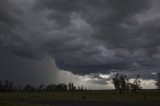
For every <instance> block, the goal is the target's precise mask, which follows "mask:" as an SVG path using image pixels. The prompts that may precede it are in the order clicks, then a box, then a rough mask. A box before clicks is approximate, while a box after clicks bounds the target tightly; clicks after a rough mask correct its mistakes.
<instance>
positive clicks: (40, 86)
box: [38, 84, 44, 92]
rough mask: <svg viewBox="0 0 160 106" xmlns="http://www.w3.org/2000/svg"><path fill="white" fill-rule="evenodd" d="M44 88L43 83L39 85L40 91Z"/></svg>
mask: <svg viewBox="0 0 160 106" xmlns="http://www.w3.org/2000/svg"><path fill="white" fill-rule="evenodd" d="M43 88H44V84H41V85H39V87H38V91H40V92H41V91H42V90H43Z"/></svg>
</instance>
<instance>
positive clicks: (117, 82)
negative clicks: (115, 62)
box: [112, 73, 121, 93]
mask: <svg viewBox="0 0 160 106" xmlns="http://www.w3.org/2000/svg"><path fill="white" fill-rule="evenodd" d="M112 82H113V84H114V87H115V90H116V91H120V80H119V73H117V74H116V75H115V77H114V78H113V79H112ZM120 93H121V91H120Z"/></svg>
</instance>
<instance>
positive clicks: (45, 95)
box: [0, 90, 160, 102]
mask: <svg viewBox="0 0 160 106" xmlns="http://www.w3.org/2000/svg"><path fill="white" fill-rule="evenodd" d="M0 98H11V99H45V100H78V101H108V102H112V101H124V102H125V101H127V102H139V101H144V102H160V90H140V91H137V93H136V94H134V93H132V92H123V93H122V94H119V93H117V92H115V91H79V92H0Z"/></svg>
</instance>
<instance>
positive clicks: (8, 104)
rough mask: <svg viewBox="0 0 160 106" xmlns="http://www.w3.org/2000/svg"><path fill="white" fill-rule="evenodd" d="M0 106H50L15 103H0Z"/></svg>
mask: <svg viewBox="0 0 160 106" xmlns="http://www.w3.org/2000/svg"><path fill="white" fill-rule="evenodd" d="M0 106H50V105H44V104H24V103H21V104H17V103H0ZM52 106H53V105H52Z"/></svg>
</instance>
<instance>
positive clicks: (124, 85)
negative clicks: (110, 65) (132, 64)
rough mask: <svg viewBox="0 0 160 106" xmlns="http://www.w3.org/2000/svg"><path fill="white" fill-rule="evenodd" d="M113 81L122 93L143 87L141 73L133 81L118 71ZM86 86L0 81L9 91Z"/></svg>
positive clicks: (159, 80)
mask: <svg viewBox="0 0 160 106" xmlns="http://www.w3.org/2000/svg"><path fill="white" fill-rule="evenodd" d="M112 83H113V84H114V87H115V90H116V91H117V92H119V93H120V94H121V93H122V92H123V91H129V90H131V91H132V92H133V93H136V91H137V90H140V89H141V80H140V75H136V76H135V78H133V81H132V82H130V81H129V78H128V77H127V76H126V75H120V74H119V73H117V74H116V75H115V76H114V77H113V78H112ZM155 85H156V86H157V88H158V89H160V73H158V74H157V80H156V83H155ZM84 90H86V88H85V87H84V86H78V87H76V86H75V85H74V84H73V83H68V84H64V83H61V84H50V85H47V86H45V85H43V84H41V85H39V86H38V87H34V86H32V85H30V84H28V85H26V86H24V87H22V86H15V85H14V83H13V82H10V81H9V80H5V81H3V82H2V81H0V91H3V92H5V91H6V92H7V91H9V92H10V91H25V92H26V91H40V92H41V91H84Z"/></svg>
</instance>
